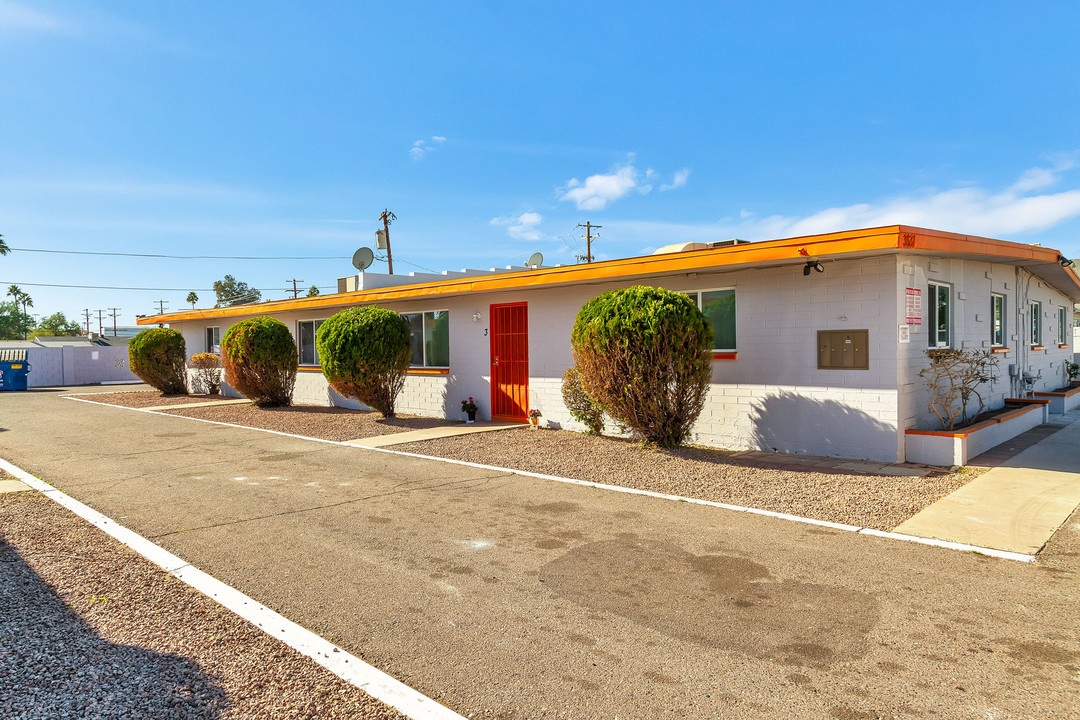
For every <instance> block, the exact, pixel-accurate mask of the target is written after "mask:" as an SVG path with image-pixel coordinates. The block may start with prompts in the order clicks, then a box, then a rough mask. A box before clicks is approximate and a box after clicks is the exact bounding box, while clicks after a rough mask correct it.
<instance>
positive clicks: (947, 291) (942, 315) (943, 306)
mask: <svg viewBox="0 0 1080 720" xmlns="http://www.w3.org/2000/svg"><path fill="white" fill-rule="evenodd" d="M927 285H928V287H927V293H926V294H927V298H926V309H927V312H928V313H929V315H930V319H929V322H928V323H927V329H926V330H927V333H926V334H927V335H928V336H929V337H928V338H927V340H928V344H929V345H930V347H932V348H935V347H938V348H941V347H950V346H951V345H952V288H951V287H949V286H948V285H946V284H944V283H935V282H932V283H927Z"/></svg>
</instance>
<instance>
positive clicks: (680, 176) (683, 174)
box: [660, 168, 690, 192]
mask: <svg viewBox="0 0 1080 720" xmlns="http://www.w3.org/2000/svg"><path fill="white" fill-rule="evenodd" d="M689 178H690V168H683V169H681V170H676V171H675V176H674V177H673V178H672V179H671V182H670V183H664V184H662V185H661V186H660V192H667V191H668V190H678V189H679V188H681V187H685V186H686V181H687V180H688V179H689Z"/></svg>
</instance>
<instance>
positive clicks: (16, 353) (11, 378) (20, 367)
mask: <svg viewBox="0 0 1080 720" xmlns="http://www.w3.org/2000/svg"><path fill="white" fill-rule="evenodd" d="M28 372H30V363H28V362H26V351H25V350H0V390H25V389H26V374H27V373H28Z"/></svg>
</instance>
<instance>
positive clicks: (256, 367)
mask: <svg viewBox="0 0 1080 720" xmlns="http://www.w3.org/2000/svg"><path fill="white" fill-rule="evenodd" d="M221 353H222V361H223V364H224V366H225V379H226V380H227V381H228V382H229V384H230V385H232V386H233V388H235V389H236V391H237V392H238V393H240V394H241V395H243V396H244V397H246V398H248V399H249V400H251V401H252V402H253V403H255V404H256V405H258V406H260V407H273V406H287V405H290V404H291V403H292V393H293V386H294V385H295V384H296V368H297V364H298V359H297V355H296V345H295V344H294V342H293V336H292V333H290V332H289V328H287V327H285V324H284V323H283V322H281V321H280V320H275V319H274V318H271V317H255V318H250V319H248V320H241V321H240V322H238V323H236V324H235V325H233V326H232V327H230V328H229V329H228V331H227V332H226V333H225V337H223V338H222V339H221Z"/></svg>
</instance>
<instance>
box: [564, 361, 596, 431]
mask: <svg viewBox="0 0 1080 720" xmlns="http://www.w3.org/2000/svg"><path fill="white" fill-rule="evenodd" d="M562 399H563V404H564V405H566V407H567V409H568V410H569V411H570V417H572V418H574V419H575V420H577V421H578V422H579V423H584V424H585V426H586V427H588V428H589V432H591V433H593V434H594V435H599V434H600V432H601V431H602V430H603V429H604V408H602V407H600V406H599V405H597V404H596V402H595V401H594V400H593V399H592V398H591V397H589V393H587V392H585V388H583V387H582V386H581V373H580V372H578V369H577V368H576V367H571V368H569V369H568V370H567V371H566V372H565V373H563V376H562Z"/></svg>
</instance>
